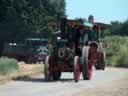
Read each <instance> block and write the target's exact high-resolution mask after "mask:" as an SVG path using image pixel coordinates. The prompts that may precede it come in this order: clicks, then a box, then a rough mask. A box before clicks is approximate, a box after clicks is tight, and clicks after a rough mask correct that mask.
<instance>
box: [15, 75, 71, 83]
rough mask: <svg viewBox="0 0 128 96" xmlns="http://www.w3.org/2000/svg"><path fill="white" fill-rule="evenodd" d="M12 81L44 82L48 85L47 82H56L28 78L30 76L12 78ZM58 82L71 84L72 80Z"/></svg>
mask: <svg viewBox="0 0 128 96" xmlns="http://www.w3.org/2000/svg"><path fill="white" fill-rule="evenodd" d="M13 80H15V81H24V82H46V83H49V82H57V81H55V80H51V81H46V80H45V79H44V78H41V77H40V78H37V77H36V78H34V77H30V76H23V77H17V78H13ZM58 81H60V82H63V83H64V82H73V78H72V79H64V78H62V79H60V80H58Z"/></svg>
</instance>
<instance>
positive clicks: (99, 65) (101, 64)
mask: <svg viewBox="0 0 128 96" xmlns="http://www.w3.org/2000/svg"><path fill="white" fill-rule="evenodd" d="M101 54H102V55H101V58H100V60H99V61H98V62H97V64H96V65H95V68H96V70H105V52H103V53H101Z"/></svg>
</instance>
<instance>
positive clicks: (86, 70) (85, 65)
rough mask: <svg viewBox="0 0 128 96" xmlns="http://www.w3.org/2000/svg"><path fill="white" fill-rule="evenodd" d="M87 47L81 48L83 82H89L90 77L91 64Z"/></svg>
mask: <svg viewBox="0 0 128 96" xmlns="http://www.w3.org/2000/svg"><path fill="white" fill-rule="evenodd" d="M89 51H90V47H89V46H84V47H83V52H82V73H83V79H84V80H90V79H91V77H92V64H91V63H89Z"/></svg>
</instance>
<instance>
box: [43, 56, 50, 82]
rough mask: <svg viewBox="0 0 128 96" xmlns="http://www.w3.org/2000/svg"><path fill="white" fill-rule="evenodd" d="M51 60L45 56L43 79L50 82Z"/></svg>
mask: <svg viewBox="0 0 128 96" xmlns="http://www.w3.org/2000/svg"><path fill="white" fill-rule="evenodd" d="M50 64H51V58H50V56H47V57H46V59H45V64H44V77H45V80H46V81H49V80H51V71H50Z"/></svg>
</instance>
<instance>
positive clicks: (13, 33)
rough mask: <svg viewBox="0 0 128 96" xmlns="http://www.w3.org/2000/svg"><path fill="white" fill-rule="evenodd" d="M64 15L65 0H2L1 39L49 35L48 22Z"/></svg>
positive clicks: (0, 15) (0, 9)
mask: <svg viewBox="0 0 128 96" xmlns="http://www.w3.org/2000/svg"><path fill="white" fill-rule="evenodd" d="M63 15H65V0H0V41H1V42H8V41H10V42H11V41H20V40H24V39H25V38H28V37H42V38H43V37H48V36H49V35H50V33H51V31H52V30H53V29H51V28H49V26H48V25H47V24H48V22H49V21H58V20H59V17H60V16H63ZM1 44H2V43H1Z"/></svg>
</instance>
